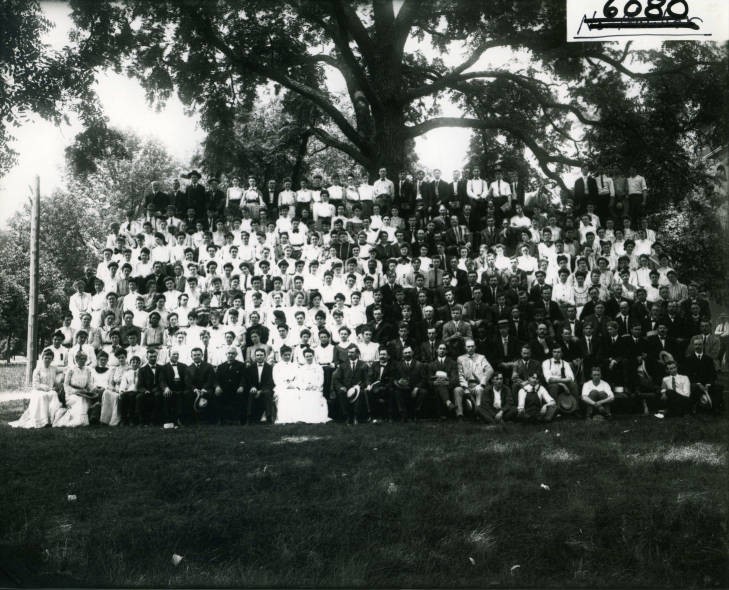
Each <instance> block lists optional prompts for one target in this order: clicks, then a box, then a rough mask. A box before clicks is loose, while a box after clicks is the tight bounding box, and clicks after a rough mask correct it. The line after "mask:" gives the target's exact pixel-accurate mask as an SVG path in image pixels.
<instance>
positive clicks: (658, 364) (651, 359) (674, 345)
mask: <svg viewBox="0 0 729 590" xmlns="http://www.w3.org/2000/svg"><path fill="white" fill-rule="evenodd" d="M646 348H647V353H648V356H647V359H646V365H647V366H648V371H649V372H650V374H651V375H652V376H653V379H654V381H655V382H656V385H658V384H660V381H661V379H663V377H665V376H666V375H667V374H668V370H667V366H666V363H667V361H669V360H671V359H673V360H675V361H678V360H680V351H679V347H678V342H677V341H676V339H675V338H671V337H670V336H669V335H668V327H667V326H666V324H665V322H661V321H659V322H658V325H657V329H656V333H655V334H651V335H650V336H648V338H646Z"/></svg>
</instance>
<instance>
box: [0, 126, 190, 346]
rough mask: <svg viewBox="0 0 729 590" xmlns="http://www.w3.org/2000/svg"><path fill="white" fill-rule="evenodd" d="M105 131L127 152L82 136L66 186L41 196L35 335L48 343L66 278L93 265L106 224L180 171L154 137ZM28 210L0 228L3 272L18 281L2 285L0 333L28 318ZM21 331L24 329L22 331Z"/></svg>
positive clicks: (67, 289) (66, 290)
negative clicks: (152, 186) (79, 164)
mask: <svg viewBox="0 0 729 590" xmlns="http://www.w3.org/2000/svg"><path fill="white" fill-rule="evenodd" d="M110 133H111V135H110V136H113V137H116V138H117V146H118V149H119V150H120V151H121V152H122V153H124V154H125V155H126V157H124V158H119V157H117V156H116V155H114V154H113V153H112V154H111V155H107V154H108V153H109V152H106V151H102V153H101V155H99V154H97V153H96V147H97V146H98V145H99V144H95V143H93V142H91V143H85V140H84V139H83V138H82V139H81V140H79V141H77V142H76V143H75V144H74V149H75V150H76V152H75V157H74V158H75V159H74V160H73V162H69V168H68V176H67V179H66V183H67V188H66V189H65V190H57V191H55V192H54V193H52V194H51V195H48V196H42V198H41V215H40V240H41V248H40V272H39V278H40V285H39V292H40V297H39V316H38V319H39V337H40V338H41V339H45V340H46V341H47V340H48V339H49V338H50V335H51V333H52V332H53V330H54V329H56V328H57V327H58V326H59V325H60V324H61V319H62V313H63V311H64V310H65V309H67V308H68V296H69V295H70V294H71V292H72V288H71V282H72V281H73V280H75V279H77V278H78V277H80V276H81V274H82V272H83V269H84V266H86V265H93V266H94V267H95V266H96V264H97V262H98V257H99V247H100V245H101V244H102V243H103V240H104V238H105V236H106V233H107V228H108V226H109V224H110V223H111V222H112V221H119V219H121V218H123V215H124V212H125V211H126V210H127V209H128V208H134V207H137V206H139V205H140V204H141V201H142V198H143V193H144V191H145V190H146V189H148V187H149V185H150V183H151V182H152V180H156V179H164V178H170V177H172V176H173V175H176V174H177V171H178V170H179V168H180V166H179V164H178V163H177V162H175V161H174V159H173V158H172V157H171V156H170V155H169V154H168V153H167V152H166V151H165V149H164V148H163V147H162V146H161V144H159V143H158V142H156V141H154V140H149V139H141V138H139V137H137V136H136V135H134V134H131V133H128V132H120V131H118V130H113V129H112V130H110ZM89 146H91V147H89ZM86 149H88V151H85V150H86ZM80 161H83V162H86V163H87V164H90V167H88V168H86V169H83V170H79V169H77V168H76V167H75V166H74V163H76V162H80ZM91 170H93V171H91ZM30 215H31V211H30V205H26V206H25V207H24V208H23V209H22V210H21V211H19V212H17V213H16V214H15V215H14V216H13V217H11V218H10V220H9V221H8V229H7V230H5V231H2V232H0V261H2V263H1V268H2V274H1V275H0V276H2V277H3V278H4V279H6V280H7V282H8V283H9V284H11V285H14V286H15V287H14V288H13V289H11V288H10V287H7V288H4V287H3V285H2V284H0V310H1V311H0V334H4V333H6V332H5V330H7V331H10V330H14V329H15V328H16V325H15V324H12V321H16V320H17V319H18V318H20V321H21V322H22V323H23V324H24V323H25V318H27V315H28V302H27V297H26V296H25V294H26V293H28V291H29V285H30V277H29V268H30V262H29V261H30ZM3 289H5V290H3ZM4 293H7V303H5V299H3V296H4ZM18 293H20V294H22V295H23V297H22V298H21V297H19V296H18ZM3 318H5V323H3ZM24 331H25V330H24V328H22V329H21V330H20V334H22V333H24Z"/></svg>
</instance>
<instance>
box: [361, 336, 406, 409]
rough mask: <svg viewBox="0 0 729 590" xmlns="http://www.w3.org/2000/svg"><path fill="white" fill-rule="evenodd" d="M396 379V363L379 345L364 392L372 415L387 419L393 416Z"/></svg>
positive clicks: (385, 349)
mask: <svg viewBox="0 0 729 590" xmlns="http://www.w3.org/2000/svg"><path fill="white" fill-rule="evenodd" d="M397 379H398V374H397V364H396V363H394V362H392V361H391V360H390V353H389V352H388V351H387V348H386V347H384V346H381V347H380V350H379V352H378V360H377V361H376V362H375V363H374V364H373V365H372V366H371V367H370V371H369V376H368V378H367V383H368V385H367V388H366V392H367V399H368V400H369V403H368V407H369V411H370V414H371V416H372V417H380V418H387V420H392V418H394V417H395V413H396V399H395V396H396V393H395V381H396V380H397Z"/></svg>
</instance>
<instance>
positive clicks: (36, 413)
mask: <svg viewBox="0 0 729 590" xmlns="http://www.w3.org/2000/svg"><path fill="white" fill-rule="evenodd" d="M60 407H61V402H60V401H59V400H58V394H57V393H56V392H55V390H53V389H51V390H50V391H42V390H40V389H34V390H33V391H31V392H30V403H29V404H28V407H27V408H26V409H25V412H23V415H22V416H20V418H18V419H17V420H14V421H13V422H9V425H10V426H12V427H13V428H44V427H46V426H49V425H50V424H51V422H52V421H53V415H54V414H55V413H56V411H57V410H58V409H59V408H60Z"/></svg>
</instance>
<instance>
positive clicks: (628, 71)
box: [590, 53, 720, 80]
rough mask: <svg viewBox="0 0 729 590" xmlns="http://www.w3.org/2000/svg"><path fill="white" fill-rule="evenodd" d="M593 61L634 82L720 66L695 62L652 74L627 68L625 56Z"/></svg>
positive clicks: (596, 55) (709, 62)
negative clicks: (624, 61)
mask: <svg viewBox="0 0 729 590" xmlns="http://www.w3.org/2000/svg"><path fill="white" fill-rule="evenodd" d="M590 57H591V58H592V59H597V60H600V61H602V62H604V63H606V64H608V65H610V66H612V67H613V68H614V69H616V70H617V71H618V72H620V73H621V74H625V75H626V76H628V77H630V78H633V79H634V80H637V79H643V78H654V77H656V76H665V75H672V74H681V73H683V72H685V71H687V70H692V69H694V68H696V67H699V66H717V65H720V62H715V61H694V62H691V63H684V64H680V65H678V66H676V67H675V68H664V69H660V70H651V71H650V72H634V71H633V70H631V69H630V68H627V67H626V66H624V65H623V63H622V62H623V60H624V59H625V57H626V56H625V55H623V57H622V58H621V59H620V60H617V59H615V58H613V57H610V56H609V55H606V54H604V53H596V54H594V55H591V56H590Z"/></svg>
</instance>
